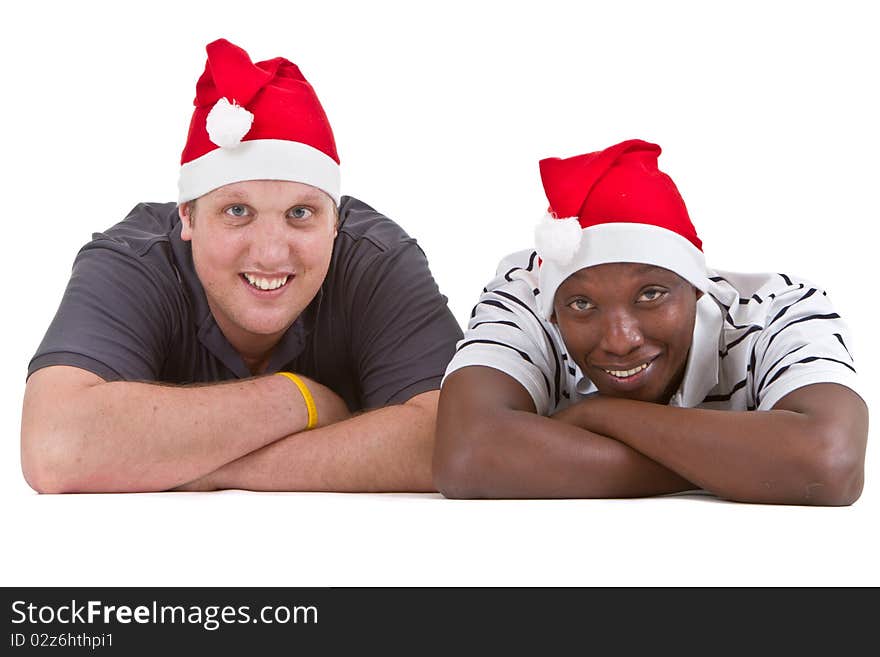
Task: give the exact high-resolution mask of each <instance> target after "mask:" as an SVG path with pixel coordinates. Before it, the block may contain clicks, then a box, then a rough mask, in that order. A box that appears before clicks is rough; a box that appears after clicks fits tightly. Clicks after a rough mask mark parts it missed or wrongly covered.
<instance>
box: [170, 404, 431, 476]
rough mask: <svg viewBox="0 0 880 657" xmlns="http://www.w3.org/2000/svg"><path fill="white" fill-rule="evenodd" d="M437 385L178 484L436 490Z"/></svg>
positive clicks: (307, 432) (299, 435)
mask: <svg viewBox="0 0 880 657" xmlns="http://www.w3.org/2000/svg"><path fill="white" fill-rule="evenodd" d="M438 397H439V393H438V392H437V391H436V390H435V391H431V392H425V393H422V394H420V395H416V396H415V397H413V398H412V399H410V400H409V401H408V402H406V403H404V404H399V405H396V406H388V407H385V408H380V409H377V410H374V411H370V412H368V413H363V414H361V415H357V416H355V417H352V418H350V419H347V420H344V421H342V422H338V423H336V424H332V425H329V426H325V427H322V428H318V429H314V430H312V431H305V432H302V433H299V434H296V435H294V436H289V437H287V438H284V439H283V440H279V441H277V442H274V443H272V444H271V445H267V446H266V447H263V448H261V449H258V450H256V451H254V452H252V453H250V454H247V455H246V456H243V457H241V458H239V459H237V460H235V461H232V462H231V463H228V464H227V465H224V466H223V467H221V468H219V469H218V470H216V471H215V472H212V473H210V474H208V475H207V476H205V477H202V478H200V479H198V480H196V481H193V482H190V483H188V484H186V485H184V486H182V487H181V488H180V490H189V491H198V490H216V489H222V488H243V489H248V490H279V491H336V492H350V493H355V492H391V491H413V492H420V491H432V490H434V488H433V486H432V483H431V452H432V449H433V443H434V420H435V417H436V413H437V399H438Z"/></svg>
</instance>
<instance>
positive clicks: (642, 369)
mask: <svg viewBox="0 0 880 657" xmlns="http://www.w3.org/2000/svg"><path fill="white" fill-rule="evenodd" d="M656 359H657V357H656V356H655V357H654V358H651V359H650V360H646V361H644V362H642V363H639V364H638V365H634V366H633V367H630V368H627V369H608V368H605V367H599V369H600V370H602V371H603V372H605V374H607V375H608V377H609V378H610V379H611V381H613V382H614V383H615V384H617V385H621V386H627V387H630V386H636V385H640V382H641V381H642V379H644V378H645V377H646V376H648V374H649V373H650V372H648V370H649V369H650V367H651V365H652V364H653V363H654V361H655V360H656Z"/></svg>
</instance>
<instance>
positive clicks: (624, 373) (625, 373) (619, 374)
mask: <svg viewBox="0 0 880 657" xmlns="http://www.w3.org/2000/svg"><path fill="white" fill-rule="evenodd" d="M650 364H651V363H650V362H647V363H642V364H641V365H638V366H636V367H634V368H632V369H631V370H605V371H606V372H607V373H608V374H610V375H611V376H613V377H614V378H615V379H628V378H630V377H631V376H635V375H636V374H638V373H639V372H642V371H644V370H646V369H648V365H650ZM603 369H604V368H603Z"/></svg>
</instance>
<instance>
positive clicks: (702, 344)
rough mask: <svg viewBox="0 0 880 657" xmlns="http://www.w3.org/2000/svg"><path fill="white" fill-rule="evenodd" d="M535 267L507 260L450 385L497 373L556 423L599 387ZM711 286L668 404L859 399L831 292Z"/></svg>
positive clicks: (720, 276)
mask: <svg viewBox="0 0 880 657" xmlns="http://www.w3.org/2000/svg"><path fill="white" fill-rule="evenodd" d="M537 267H538V258H537V255H536V253H535V252H534V251H520V252H517V253H514V254H512V255H510V256H508V257H506V258H505V259H504V260H502V261H501V264H500V265H499V266H498V270H497V272H496V277H495V278H494V279H493V280H492V281H491V282H490V283H489V284H488V285H487V286H486V287H485V288H484V289H483V294H482V295H481V296H480V300H479V302H478V303H477V305H476V306H475V307H474V310H473V312H472V313H471V317H470V321H469V322H468V330H467V331H466V332H465V335H464V339H462V340H461V341H460V342H459V343H458V345H457V348H456V354H455V356H454V357H453V359H452V362H451V363H450V364H449V367H448V368H447V370H446V376H449V374H451V373H452V372H454V371H455V370H458V369H460V368H462V367H467V366H469V365H483V366H487V367H492V368H494V369H498V370H500V371H502V372H504V373H506V374H508V375H510V376H511V377H513V378H514V379H516V380H517V381H518V382H519V383H520V384H522V386H523V387H524V388H525V389H526V390H527V391H528V392H529V394H530V395H531V396H532V399H533V400H534V402H535V408H536V409H537V411H538V413H540V414H542V415H552V414H553V413H555V412H556V411H558V410H561V409H562V408H565V407H566V406H568V405H570V404H572V403H574V402H575V401H578V400H579V399H582V398H583V397H584V396H586V395H589V394H590V393H593V392H595V391H596V387H595V386H594V385H593V383H592V382H591V381H590V380H589V379H587V378H586V377H584V376H583V374H582V373H581V371H580V369H579V368H578V366H577V365H576V364H575V363H574V362H573V361H572V359H571V358H570V357H569V355H568V354H567V353H566V349H565V344H564V343H563V341H562V337H561V335H560V333H559V330H558V329H557V328H556V325H555V324H553V323H551V322H548V321H546V320H544V319H542V318H541V316H540V313H539V311H538V306H537V303H536V297H537V296H538V295H539V294H540V291H539V290H538V276H537ZM709 278H710V281H711V286H710V287H709V290H708V292H707V293H706V294H704V295H703V296H702V297H701V298H700V300H699V301H698V302H697V318H696V322H695V325H694V337H693V342H692V344H691V350H690V354H689V355H688V362H687V366H686V369H685V374H684V378H683V380H682V383H681V386H680V388H679V390H678V391H677V392H676V393H675V395H673V397H672V399H671V400H670V404H671V405H674V406H683V407H687V408H692V407H697V406H699V407H702V408H715V409H725V410H769V409H771V408H773V406H774V405H775V404H776V402H778V401H779V400H780V399H782V397H784V396H785V395H787V394H788V393H790V392H792V391H793V390H796V389H798V388H801V387H803V386H806V385H810V384H812V383H839V384H841V385H844V386H847V387H848V388H851V389H853V390H856V391H857V388H856V382H857V379H856V375H855V368H854V364H853V358H852V355H851V354H850V351H849V348H848V346H847V345H848V342H849V341H848V336H847V327H846V325H845V324H844V322H843V321H842V320H841V318H840V316H839V315H838V314H837V313H835V312H834V309H833V308H832V307H831V303H830V302H829V300H828V297H827V296H826V294H825V292H824V291H822V290H821V289H820V288H818V287H816V286H815V285H813V284H812V283H809V282H808V281H805V280H803V279H799V278H796V277H793V276H789V275H786V274H737V273H730V272H721V271H714V270H709Z"/></svg>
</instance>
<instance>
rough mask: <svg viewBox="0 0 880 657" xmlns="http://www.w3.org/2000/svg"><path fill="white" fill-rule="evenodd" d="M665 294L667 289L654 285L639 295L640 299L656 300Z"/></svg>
mask: <svg viewBox="0 0 880 657" xmlns="http://www.w3.org/2000/svg"><path fill="white" fill-rule="evenodd" d="M665 294H666V290H662V289H660V288H656V287H652V288H650V289H647V290H645V291H644V292H642V294H641V296H639V301H656V300H657V299H660V298H661V297H663V296H664V295H665Z"/></svg>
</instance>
